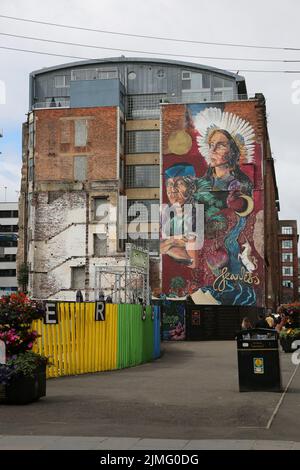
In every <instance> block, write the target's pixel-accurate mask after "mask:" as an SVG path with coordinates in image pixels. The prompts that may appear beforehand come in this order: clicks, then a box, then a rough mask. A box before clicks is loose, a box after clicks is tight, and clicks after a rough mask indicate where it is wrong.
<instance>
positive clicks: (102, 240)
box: [94, 233, 107, 256]
mask: <svg viewBox="0 0 300 470" xmlns="http://www.w3.org/2000/svg"><path fill="white" fill-rule="evenodd" d="M94 256H107V238H106V234H105V233H94Z"/></svg>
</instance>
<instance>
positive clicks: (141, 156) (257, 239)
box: [18, 57, 279, 307]
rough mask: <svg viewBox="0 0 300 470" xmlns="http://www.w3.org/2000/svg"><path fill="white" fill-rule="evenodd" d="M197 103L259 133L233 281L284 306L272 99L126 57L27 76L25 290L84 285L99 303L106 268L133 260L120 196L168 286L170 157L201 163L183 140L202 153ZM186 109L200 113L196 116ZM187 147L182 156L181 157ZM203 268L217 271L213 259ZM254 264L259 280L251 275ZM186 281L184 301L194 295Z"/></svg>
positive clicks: (65, 292) (177, 65) (158, 278)
mask: <svg viewBox="0 0 300 470" xmlns="http://www.w3.org/2000/svg"><path fill="white" fill-rule="evenodd" d="M193 105H198V106H200V107H201V106H202V107H203V109H204V107H207V108H212V109H219V110H220V111H218V112H221V113H225V114H222V116H223V118H224V119H225V118H226V116H228V114H226V113H229V115H230V116H231V115H232V116H233V115H234V116H235V120H234V121H232V122H231V124H232V125H233V123H234V122H239V123H240V124H241V133H242V134H243V129H246V128H247V129H248V130H249V129H250V128H251V129H252V130H251V132H250V131H249V133H248V134H247V135H245V136H244V139H245V142H247V145H248V147H247V148H248V150H247V152H249V155H250V153H251V152H252V150H253V149H252V150H251V152H250V150H249V149H250V147H251V146H252V147H251V148H254V146H255V152H256V153H255V155H254V153H253V152H254V150H253V152H252V153H253V155H254V157H253V158H254V163H253V161H252V160H251V158H252V157H251V158H249V161H248V162H247V161H245V162H244V163H245V165H244V166H245V168H246V169H245V174H247V175H248V176H247V178H248V179H249V181H250V180H251V194H250V193H249V194H248V195H246V194H245V195H243V196H242V199H243V200H241V198H240V201H239V202H238V203H237V204H240V206H239V210H236V211H232V217H235V216H234V214H236V219H239V218H240V219H242V220H241V224H244V225H245V224H246V223H247V224H248V225H247V230H246V231H245V232H244V234H242V233H241V234H240V235H239V238H238V239H237V240H236V242H237V243H238V244H239V250H240V253H239V254H240V256H242V255H243V260H244V264H243V265H242V262H241V258H238V257H237V260H238V263H239V264H240V266H241V267H242V271H241V273H235V274H234V273H231V275H232V276H240V277H241V278H242V280H245V278H246V284H249V285H250V284H251V283H254V282H257V283H258V282H259V284H260V290H259V296H258V297H257V298H256V300H254V297H253V299H252V300H251V302H250V304H251V305H258V304H259V306H261V307H264V306H266V305H268V306H273V305H276V304H277V302H278V298H277V295H278V277H277V276H276V273H277V272H278V249H277V243H276V237H274V234H276V233H277V232H278V227H277V223H278V215H277V213H278V209H279V204H278V192H277V186H276V178H275V172H274V163H273V159H272V155H271V151H270V144H269V138H268V131H267V123H266V110H265V101H264V97H263V96H262V95H255V96H254V97H252V98H251V99H249V98H248V96H247V90H246V84H245V80H244V78H243V77H241V76H239V75H236V74H232V73H230V72H227V71H224V70H219V69H216V68H212V67H206V66H201V65H196V64H191V63H185V62H177V61H169V60H161V59H133V58H125V57H121V58H115V59H103V60H89V61H82V62H77V63H73V64H66V65H61V66H58V67H51V68H49V69H42V70H39V71H36V72H33V73H32V74H31V76H30V110H29V111H30V112H29V115H28V120H27V122H26V123H25V124H24V126H23V166H22V183H21V194H20V242H19V248H18V263H21V262H25V263H28V266H29V271H30V275H29V286H28V287H29V290H30V292H31V293H32V295H33V296H34V297H40V298H51V299H56V298H57V299H62V298H64V299H68V300H74V295H75V291H76V289H77V288H81V290H82V291H84V294H85V299H90V300H93V299H94V298H95V297H96V291H95V286H96V284H97V279H96V276H97V274H96V272H97V267H99V266H105V265H107V266H112V265H120V266H121V265H124V242H125V241H126V240H124V239H122V238H121V237H120V231H119V227H120V212H119V209H120V205H121V202H120V201H121V199H120V198H121V197H122V196H126V197H127V199H128V212H127V214H126V215H127V220H126V221H125V222H128V226H127V229H128V238H127V241H134V243H135V244H136V245H138V246H142V247H143V248H147V249H149V252H150V255H151V276H150V279H151V288H152V291H156V292H157V291H161V290H162V289H163V290H164V287H163V286H164V285H166V283H164V276H165V275H166V272H167V271H164V269H163V264H162V263H161V257H160V252H159V242H160V241H159V210H158V209H159V204H160V202H162V201H163V197H164V196H163V194H164V182H163V181H164V180H163V178H162V177H164V175H163V171H162V164H163V158H165V155H167V154H168V153H171V154H172V155H173V156H174V155H175V156H176V155H177V157H178V160H181V161H182V160H183V161H184V163H185V164H186V158H185V157H189V158H192V157H193V155H192V153H190V154H189V152H190V149H188V150H187V148H186V147H185V145H186V144H185V142H186V141H188V142H190V140H191V141H192V142H193V145H194V147H191V148H193V149H194V150H195V152H196V153H197V152H198V153H199V149H196V145H197V136H196V135H195V134H194V135H193V132H194V131H195V128H194V129H192V127H190V128H188V127H189V125H190V126H192V124H190V123H191V120H190V121H189V118H187V114H188V113H190V117H191V116H192V114H193V113H192V111H193V108H192V106H193ZM185 106H191V108H189V110H188V112H186V111H187V108H185ZM221 108H222V110H221ZM225 108H226V109H225ZM201 109H202V108H201ZM176 110H177V111H178V115H177V117H176V112H177V111H176ZM174 113H175V114H174ZM215 113H217V111H215ZM174 116H175V117H174ZM241 120H243V122H244V123H245V126H244V127H243V124H242V121H241ZM224 122H225V121H224ZM227 124H228V122H227ZM227 124H226V123H225V124H224V126H225V127H226V125H227ZM247 126H248V127H247ZM231 127H232V126H231ZM181 131H183V133H180V132H181ZM168 132H169V133H170V132H179V134H176V135H177V137H178V136H179V140H178V138H177V137H176V136H175V137H176V138H175V140H174V142H175V144H174V142H173V144H174V145H173V146H172V145H171V151H169V150H168V149H166V140H165V139H169V137H170V136H168V137H166V136H167V134H168ZM232 132H233V133H234V129H232ZM253 132H255V142H254V137H253V135H254V134H253ZM252 134H253V135H252ZM181 136H183V147H182V142H181V140H180V139H181ZM198 137H199V136H198ZM236 138H237V135H236ZM251 139H252V140H251ZM252 141H253V142H252ZM180 142H181V143H180ZM179 147H180V148H183V151H181V150H180V151H179V152H178V148H179ZM245 148H246V147H245ZM245 148H244V150H245ZM241 151H242V150H241ZM180 152H181V153H180ZM195 155H196V154H195ZM197 155H198V154H197ZM241 155H242V157H243V154H242V153H241ZM183 156H184V159H183V158H182V157H183ZM202 157H203V155H202ZM172 158H173V157H172ZM197 158H198V157H197ZM255 158H257V160H256V163H255ZM192 166H193V162H192V163H190V168H191V167H192ZM196 166H197V165H196V164H195V165H194V167H195V168H196ZM244 166H243V168H244ZM195 168H194V170H195ZM241 168H242V167H241ZM198 170H199V169H197V171H198ZM200 170H201V169H200ZM200 170H199V171H200ZM202 170H203V172H202V173H203V174H204V167H203V168H202ZM202 170H201V171H202ZM200 173H201V172H200ZM200 173H199V174H196V170H195V173H194V174H193V176H192V178H198V177H202V176H203V174H202V173H201V174H200ZM201 175H202V176H201ZM236 183H239V181H238V179H237V182H236ZM238 189H239V188H238V187H237V186H235V190H238ZM252 190H253V191H254V192H253V191H252ZM254 193H255V194H256V196H254ZM223 199H224V198H223ZM106 203H109V204H110V205H111V206H112V207H113V208H115V214H116V215H115V217H109V218H107V217H105V214H104V213H103V211H102V209H101V208H103V207H104V205H105V204H106ZM223 203H224V201H223ZM219 204H221V202H220V201H219ZM225 205H226V204H225ZM245 205H247V206H248V208H247V209H245V207H244V206H245ZM223 208H224V211H225V212H226V210H227V209H226V207H225V206H224V207H223ZM150 209H151V210H150ZM254 209H255V210H254ZM225 212H224V213H225ZM227 212H228V211H227ZM136 216H138V222H137V221H136ZM248 216H249V217H248ZM246 217H248V219H247V220H246ZM232 220H233V219H232ZM232 220H231V221H229V223H228V227H231V226H232ZM134 221H135V222H134ZM224 223H225V222H224ZM230 224H231V225H230ZM223 225H224V224H223ZM253 231H254V235H253V233H252V232H253ZM137 232H140V234H142V235H143V236H142V237H141V236H139V238H137V239H136V237H135V236H134V235H133V234H135V235H136V233H137ZM150 232H151V236H150ZM248 234H249V237H250V238H249V240H248V238H247V236H246V235H248ZM247 244H249V246H248V245H247ZM242 245H243V246H242ZM236 247H237V248H238V246H237V245H236ZM246 251H247V253H246ZM201 262H202V264H203V265H204V264H205V265H206V264H208V263H207V259H205V258H203V259H202V261H201ZM256 262H258V263H259V266H260V267H259V269H260V272H259V278H258V277H255V276H256V275H255V274H253V275H252V273H254V272H255V270H256V269H257V267H256V266H257V264H256ZM251 263H252V264H251ZM246 265H247V266H248V267H249V270H250V271H248V270H247V269H248V268H246ZM217 269H221V266H220V265H219V266H217ZM211 271H212V272H211V276H212V275H213V269H212V270H211ZM175 272H176V266H175ZM214 275H215V276H217V275H218V273H217V270H215V272H214ZM187 278H188V276H186V278H185V279H184V280H183V284H182V285H185V288H183V291H184V292H183V294H187V293H188V292H189V290H188V289H187V287H186V281H187ZM173 284H174V283H173ZM175 284H176V283H175ZM175 284H174V285H175ZM166 293H168V291H166ZM253 295H255V296H256V293H254V294H253ZM249 298H250V297H249ZM257 299H258V300H257ZM224 302H225V303H226V299H225V300H224ZM227 302H228V303H229V304H230V301H227ZM246 305H247V303H246Z"/></svg>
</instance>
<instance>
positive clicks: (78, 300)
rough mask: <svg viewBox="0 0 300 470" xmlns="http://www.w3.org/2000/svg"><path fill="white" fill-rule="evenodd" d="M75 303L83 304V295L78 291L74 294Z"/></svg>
mask: <svg viewBox="0 0 300 470" xmlns="http://www.w3.org/2000/svg"><path fill="white" fill-rule="evenodd" d="M76 302H83V295H82V292H81V290H80V289H78V291H77V292H76Z"/></svg>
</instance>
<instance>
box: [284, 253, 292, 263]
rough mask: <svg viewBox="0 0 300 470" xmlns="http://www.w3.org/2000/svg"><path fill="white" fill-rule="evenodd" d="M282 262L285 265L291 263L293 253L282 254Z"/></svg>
mask: <svg viewBox="0 0 300 470" xmlns="http://www.w3.org/2000/svg"><path fill="white" fill-rule="evenodd" d="M282 261H283V263H284V262H287V263H292V262H293V253H282Z"/></svg>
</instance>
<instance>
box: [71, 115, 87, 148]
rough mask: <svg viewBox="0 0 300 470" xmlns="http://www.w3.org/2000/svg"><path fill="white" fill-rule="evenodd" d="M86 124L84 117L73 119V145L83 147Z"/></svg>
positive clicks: (85, 140)
mask: <svg viewBox="0 0 300 470" xmlns="http://www.w3.org/2000/svg"><path fill="white" fill-rule="evenodd" d="M87 124H88V121H87V120H86V119H79V120H76V121H75V143H74V145H75V147H84V146H86V144H87Z"/></svg>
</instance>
